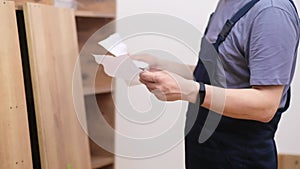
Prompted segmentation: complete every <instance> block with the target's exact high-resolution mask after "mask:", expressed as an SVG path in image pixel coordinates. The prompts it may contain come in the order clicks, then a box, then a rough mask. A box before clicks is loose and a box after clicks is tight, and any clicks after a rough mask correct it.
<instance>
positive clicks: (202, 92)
mask: <svg viewBox="0 0 300 169" xmlns="http://www.w3.org/2000/svg"><path fill="white" fill-rule="evenodd" d="M199 84H200V89H199V98H200V105H202V104H203V102H204V99H205V95H206V89H205V84H204V83H202V82H199Z"/></svg>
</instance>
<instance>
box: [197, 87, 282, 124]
mask: <svg viewBox="0 0 300 169" xmlns="http://www.w3.org/2000/svg"><path fill="white" fill-rule="evenodd" d="M282 91H283V86H263V87H257V88H250V89H223V88H218V87H214V86H210V85H206V97H205V100H204V102H203V104H202V107H205V108H207V109H210V110H212V111H215V112H217V113H220V114H223V115H224V116H228V117H232V118H237V119H247V120H256V121H260V122H269V121H270V120H271V119H272V118H273V116H274V114H275V113H276V110H277V109H278V105H279V102H280V99H281V95H282Z"/></svg>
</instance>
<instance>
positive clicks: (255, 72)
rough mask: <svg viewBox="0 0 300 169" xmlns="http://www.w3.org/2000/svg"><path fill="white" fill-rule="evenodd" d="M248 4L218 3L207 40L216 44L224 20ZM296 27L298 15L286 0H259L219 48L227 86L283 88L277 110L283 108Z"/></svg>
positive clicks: (291, 71) (292, 68)
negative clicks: (274, 86) (271, 86)
mask: <svg viewBox="0 0 300 169" xmlns="http://www.w3.org/2000/svg"><path fill="white" fill-rule="evenodd" d="M249 1H250V0H220V1H219V4H218V7H217V9H216V11H215V14H214V15H213V17H212V19H211V23H210V26H209V29H208V32H207V35H206V38H207V40H208V41H209V42H211V43H213V42H215V41H216V39H217V35H218V34H219V33H220V31H221V29H222V27H223V26H224V24H225V22H226V20H227V19H230V18H231V17H232V16H233V15H234V14H235V13H236V12H237V11H238V10H239V9H241V8H242V7H243V6H244V5H245V4H246V3H248V2H249ZM299 24H300V23H299V19H298V16H297V12H296V10H295V8H294V7H293V5H292V4H291V2H290V1H289V0H260V2H258V3H257V4H256V5H255V6H254V7H253V8H252V9H251V10H250V11H249V12H248V13H247V14H246V15H245V16H244V17H243V18H241V19H240V20H239V22H238V23H237V24H236V25H235V26H234V28H233V29H232V31H231V33H230V34H229V36H228V37H227V39H226V40H225V41H224V42H223V44H221V46H220V47H219V53H220V59H221V61H222V63H223V66H224V70H225V74H226V82H227V87H228V88H249V87H251V86H254V85H285V90H284V93H283V97H282V100H281V103H280V107H284V105H285V102H286V98H287V89H288V86H289V85H290V83H291V81H292V79H293V75H294V71H295V64H296V57H297V47H298V40H299V34H300V31H299V29H300V27H299Z"/></svg>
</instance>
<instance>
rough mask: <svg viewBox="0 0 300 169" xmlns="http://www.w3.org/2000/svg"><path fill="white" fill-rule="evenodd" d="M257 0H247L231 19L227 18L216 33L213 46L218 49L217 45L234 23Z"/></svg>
mask: <svg viewBox="0 0 300 169" xmlns="http://www.w3.org/2000/svg"><path fill="white" fill-rule="evenodd" d="M257 2H259V0H252V1H250V2H248V3H247V4H246V5H245V6H244V7H243V8H242V9H240V10H239V11H238V12H237V13H236V14H235V15H234V16H233V17H232V18H231V19H228V20H227V21H226V23H225V25H224V27H223V29H222V31H221V33H220V34H219V35H218V39H217V41H216V43H214V47H215V48H216V50H217V51H218V48H219V46H220V45H221V44H222V43H223V42H224V41H225V40H226V38H227V36H228V35H229V33H230V32H231V30H232V28H233V27H234V25H235V24H236V23H237V22H238V21H239V20H240V19H241V18H242V17H243V16H244V15H246V14H247V13H248V12H249V10H250V9H251V8H252V7H253V6H254V5H255V4H256V3H257Z"/></svg>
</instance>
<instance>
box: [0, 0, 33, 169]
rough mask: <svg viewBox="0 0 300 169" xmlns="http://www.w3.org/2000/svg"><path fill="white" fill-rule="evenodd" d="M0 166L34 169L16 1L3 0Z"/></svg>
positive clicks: (0, 18) (0, 11) (0, 10)
mask: <svg viewBox="0 0 300 169" xmlns="http://www.w3.org/2000/svg"><path fill="white" fill-rule="evenodd" d="M0 21H1V24H0V37H1V40H0V82H1V83H0V104H1V105H0V133H1V139H0V168H1V169H2V168H3V169H11V168H13V169H32V159H31V150H30V138H29V127H28V118H27V108H26V101H25V88H24V83H23V73H22V64H21V54H20V46H19V38H18V31H17V22H16V13H15V6H14V2H5V1H0Z"/></svg>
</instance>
